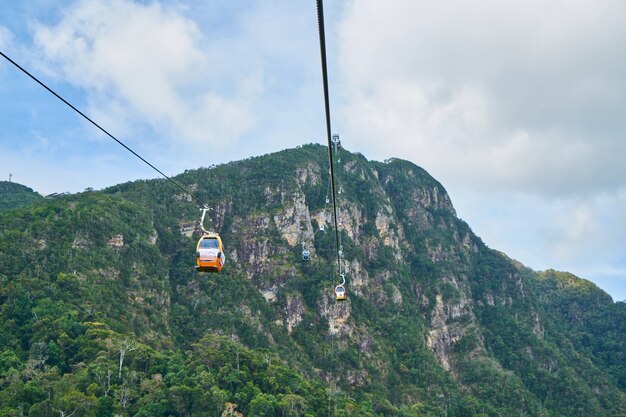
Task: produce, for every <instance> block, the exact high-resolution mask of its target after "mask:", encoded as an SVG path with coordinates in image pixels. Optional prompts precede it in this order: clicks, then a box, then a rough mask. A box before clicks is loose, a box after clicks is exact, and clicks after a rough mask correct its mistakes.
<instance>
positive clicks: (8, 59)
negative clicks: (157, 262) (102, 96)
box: [0, 51, 214, 211]
mask: <svg viewBox="0 0 626 417" xmlns="http://www.w3.org/2000/svg"><path fill="white" fill-rule="evenodd" d="M0 55H2V56H3V57H4V58H5V59H6V60H7V61H9V62H10V63H11V64H13V65H15V66H16V67H17V68H18V69H19V70H20V71H22V72H23V73H24V74H26V75H28V76H29V77H30V78H32V79H33V80H34V81H35V82H36V83H38V84H39V85H41V86H42V87H43V88H45V89H46V90H48V92H49V93H51V94H52V95H54V96H55V97H56V98H58V99H59V100H61V101H62V102H63V103H65V104H66V105H67V106H68V107H70V108H71V109H72V110H74V111H75V112H76V113H78V114H79V115H81V116H82V117H83V118H85V119H86V120H87V121H88V122H90V123H91V124H92V125H94V126H95V127H97V128H98V129H100V131H102V132H103V133H104V134H105V135H107V136H108V137H110V138H111V139H113V140H114V141H115V142H117V143H118V144H119V145H121V146H123V147H124V148H125V149H126V150H127V151H128V152H130V153H132V154H133V155H135V156H136V157H137V158H139V159H140V160H141V161H142V162H143V163H145V164H146V165H148V166H149V167H150V168H152V169H153V170H155V171H156V172H158V173H159V174H161V176H163V178H165V179H166V180H168V181H170V182H171V183H172V184H174V185H175V186H176V187H177V188H179V189H180V190H181V191H183V192H184V193H185V194H188V195H189V196H190V197H191V198H193V199H194V200H196V202H198V204H199V205H200V207H203V208H208V209H209V210H212V211H214V210H213V209H212V208H210V207H208V206H207V204H206V203H205V202H204V201H202V200H201V199H200V198H199V197H198V196H196V195H195V194H193V193H192V192H191V191H190V190H189V189H187V188H186V187H185V186H183V185H182V184H180V183H179V182H178V181H176V180H174V179H173V178H171V177H170V176H168V175H166V174H164V173H163V172H162V171H161V170H160V169H158V168H157V167H155V166H154V165H152V164H151V163H150V162H148V161H147V160H146V159H144V158H143V157H142V156H141V155H139V154H138V153H137V152H135V151H134V150H132V149H131V148H130V147H128V146H127V145H126V144H125V143H124V142H122V141H121V140H119V139H118V138H116V137H115V136H113V135H112V134H111V133H109V132H108V131H107V130H106V129H104V128H103V127H102V126H100V125H99V124H98V123H96V122H95V121H93V120H92V119H91V118H90V117H89V116H87V115H86V114H85V113H83V112H82V111H80V110H79V109H77V108H76V107H75V106H74V105H72V104H71V103H70V102H69V101H67V100H66V99H64V98H63V97H61V96H60V95H59V94H57V93H56V92H55V91H54V90H52V89H51V88H50V87H48V86H47V85H46V84H44V83H43V82H42V81H40V80H39V79H38V78H37V77H35V76H34V75H33V74H31V73H30V72H28V71H27V70H26V69H25V68H23V67H22V66H20V65H19V64H18V63H17V62H15V61H13V60H12V59H11V58H9V57H8V56H7V55H5V54H4V52H2V51H0Z"/></svg>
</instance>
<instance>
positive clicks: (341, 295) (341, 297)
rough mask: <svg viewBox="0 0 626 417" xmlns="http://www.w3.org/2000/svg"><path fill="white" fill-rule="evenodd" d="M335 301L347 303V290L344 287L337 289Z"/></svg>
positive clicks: (338, 286) (340, 286)
mask: <svg viewBox="0 0 626 417" xmlns="http://www.w3.org/2000/svg"><path fill="white" fill-rule="evenodd" d="M335 300H337V301H346V288H345V287H344V286H343V285H337V286H336V287H335Z"/></svg>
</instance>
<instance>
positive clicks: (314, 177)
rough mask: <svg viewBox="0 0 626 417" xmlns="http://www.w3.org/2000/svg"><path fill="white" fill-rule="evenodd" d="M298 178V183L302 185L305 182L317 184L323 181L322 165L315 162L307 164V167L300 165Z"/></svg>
mask: <svg viewBox="0 0 626 417" xmlns="http://www.w3.org/2000/svg"><path fill="white" fill-rule="evenodd" d="M296 178H297V179H298V183H299V184H300V185H301V186H302V185H305V184H307V183H308V184H309V185H317V184H318V183H320V182H321V181H322V177H321V174H320V166H319V165H317V164H314V163H310V164H307V165H306V166H305V167H298V168H297V169H296Z"/></svg>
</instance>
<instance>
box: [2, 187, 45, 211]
mask: <svg viewBox="0 0 626 417" xmlns="http://www.w3.org/2000/svg"><path fill="white" fill-rule="evenodd" d="M42 198H43V197H42V196H41V195H39V194H38V193H36V192H34V191H33V190H32V189H31V188H28V187H25V186H23V185H20V184H16V183H14V182H8V181H0V211H2V210H10V209H14V208H20V207H26V206H29V205H31V204H34V203H36V202H37V201H39V200H41V199H42Z"/></svg>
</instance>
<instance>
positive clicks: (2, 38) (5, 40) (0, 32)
mask: <svg viewBox="0 0 626 417" xmlns="http://www.w3.org/2000/svg"><path fill="white" fill-rule="evenodd" d="M12 41H13V33H11V31H10V30H9V29H7V28H5V27H4V26H0V49H1V50H2V51H3V52H4V51H5V50H6V48H7V47H8V46H9V45H10V44H11V42H12Z"/></svg>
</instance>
